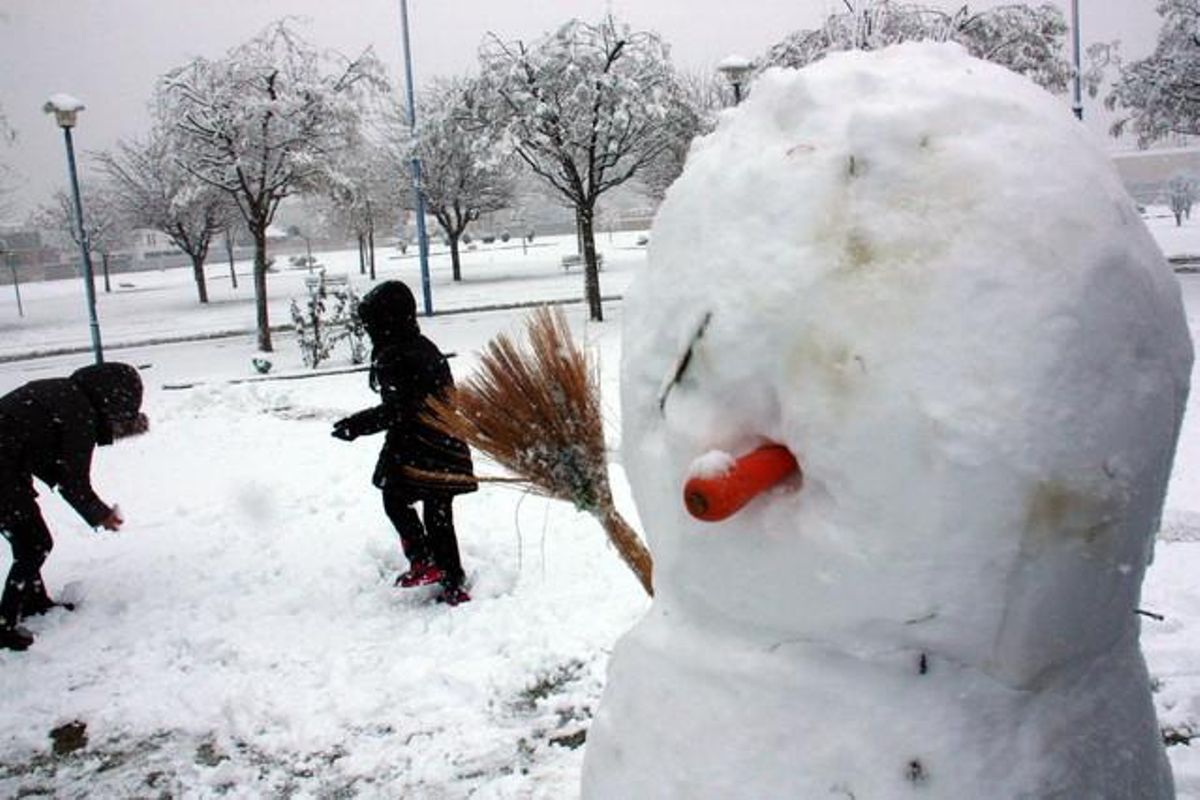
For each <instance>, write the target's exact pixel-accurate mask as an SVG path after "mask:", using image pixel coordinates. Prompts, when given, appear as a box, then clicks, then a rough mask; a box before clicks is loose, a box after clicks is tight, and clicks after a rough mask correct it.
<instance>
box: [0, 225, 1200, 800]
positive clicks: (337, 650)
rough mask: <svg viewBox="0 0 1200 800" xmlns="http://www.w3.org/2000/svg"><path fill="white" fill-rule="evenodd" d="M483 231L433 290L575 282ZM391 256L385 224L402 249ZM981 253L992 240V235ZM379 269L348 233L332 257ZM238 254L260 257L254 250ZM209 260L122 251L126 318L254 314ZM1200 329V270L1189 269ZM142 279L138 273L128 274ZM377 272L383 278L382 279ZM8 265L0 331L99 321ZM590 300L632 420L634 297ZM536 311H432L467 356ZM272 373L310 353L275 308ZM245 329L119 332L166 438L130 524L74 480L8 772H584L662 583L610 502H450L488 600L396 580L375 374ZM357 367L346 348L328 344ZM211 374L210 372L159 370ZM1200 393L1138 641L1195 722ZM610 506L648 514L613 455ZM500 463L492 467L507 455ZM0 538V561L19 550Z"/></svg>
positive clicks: (457, 788) (101, 479)
mask: <svg viewBox="0 0 1200 800" xmlns="http://www.w3.org/2000/svg"><path fill="white" fill-rule="evenodd" d="M1150 224H1151V226H1152V228H1153V230H1154V231H1155V234H1156V236H1157V237H1158V238H1159V241H1160V242H1161V243H1162V244H1163V246H1164V249H1165V250H1166V251H1167V252H1168V254H1171V253H1173V252H1185V251H1190V252H1200V226H1191V225H1185V226H1184V227H1183V228H1181V229H1176V228H1174V226H1173V223H1171V221H1169V220H1157V219H1152V220H1151V221H1150ZM535 244H546V245H548V246H545V247H533V248H530V249H529V250H528V253H523V252H522V250H521V248H520V246H519V244H516V245H515V246H514V243H509V245H508V246H507V247H501V246H500V245H495V246H481V247H480V249H478V250H476V251H473V252H470V253H468V254H467V256H466V259H465V261H464V266H463V269H464V276H465V278H466V280H465V281H464V283H463V284H462V285H451V282H450V280H449V275H448V266H447V265H446V259H445V257H444V256H443V255H441V254H437V255H436V256H435V258H434V264H433V267H434V268H433V292H434V302H435V306H436V307H438V308H440V309H450V308H459V309H461V308H466V307H470V306H476V305H494V304H505V303H512V302H517V301H523V300H530V299H539V298H554V299H560V298H567V297H577V296H578V295H579V294H580V292H581V291H582V277H581V276H580V274H579V272H578V270H574V271H572V272H571V273H570V274H565V273H564V272H563V271H562V269H561V267H560V266H559V258H560V256H561V254H562V253H564V252H567V251H568V249H569V247H570V243H569V242H566V241H561V240H553V241H539V242H537V243H535ZM599 244H600V247H601V249H602V250H603V251H604V252H605V262H606V267H605V270H604V272H603V273H602V286H603V289H604V292H605V294H619V293H621V292H622V291H623V290H624V288H625V286H626V284H627V283H628V279H629V277H630V276H631V274H632V273H633V271H635V270H636V269H638V268H639V267H640V266H641V265H642V264H644V258H645V256H644V248H639V247H638V246H637V245H636V234H618V235H617V236H615V237H614V238H613V240H611V241H609V240H608V237H607V236H602V237H601V238H600V242H599ZM381 253H382V251H381ZM980 257H981V258H986V257H987V254H980ZM320 259H321V261H323V262H325V263H327V264H328V266H329V270H330V272H331V273H332V272H348V273H351V274H352V276H353V279H354V280H355V281H356V282H357V281H359V280H360V279H359V278H358V277H357V267H356V264H355V254H354V253H349V252H347V253H335V254H320ZM243 266H244V265H243ZM380 267H381V269H380V277H381V278H387V277H401V278H403V279H404V280H406V281H408V282H409V283H410V285H412V286H413V287H414V289H415V288H417V286H418V285H419V280H418V278H417V268H416V261H415V260H414V259H410V258H408V259H384V260H381V261H380ZM222 272H223V270H222V268H221V267H220V265H214V267H213V268H212V270H211V273H210V274H211V276H212V279H213V280H212V284H211V290H212V296H213V299H214V302H213V304H212V305H211V307H209V308H199V307H197V305H196V304H195V301H194V295H193V291H194V290H193V288H192V285H191V282H190V281H191V279H190V274H189V272H188V271H187V270H171V271H167V272H162V273H138V274H132V275H121V276H119V277H117V278H116V283H117V285H118V287H119V288H118V289H117V291H115V292H114V293H113V294H112V295H108V296H104V295H102V296H101V298H100V314H101V323H102V326H103V330H104V335H105V341H106V343H108V344H109V345H115V344H118V343H120V342H142V341H149V340H154V339H160V338H172V337H177V336H179V335H181V334H188V333H197V334H200V333H204V332H209V331H217V330H231V329H247V328H249V327H250V321H251V318H252V300H251V294H250V289H249V281H248V280H247V281H244V282H242V284H241V288H240V289H239V290H237V291H236V292H235V291H234V290H232V288H231V287H230V285H229V283H228V279H227V273H226V279H225V280H223V281H222V280H220V278H219V276H220V275H221V274H222ZM304 276H305V273H304V272H303V271H287V270H285V271H282V272H280V273H278V274H276V275H273V276H272V278H271V281H272V284H271V286H272V289H271V291H272V294H273V298H274V304H273V307H272V314H273V321H275V322H286V321H287V316H286V307H287V300H288V298H289V297H291V296H296V297H300V296H301V295H302V294H303V291H304V289H303V278H304ZM1180 279H1181V283H1182V285H1183V289H1184V297H1185V302H1186V304H1187V309H1188V315H1189V323H1190V327H1191V329H1192V331H1193V337H1195V336H1196V332H1197V330H1198V329H1200V276H1193V275H1181V276H1180ZM122 283H127V284H130V285H129V286H127V287H121V286H120V284H122ZM363 283H364V285H365V281H363ZM22 294H23V300H24V305H25V311H26V315H27V316H26V317H25V318H19V317H18V316H17V313H16V304H15V301H14V299H13V296H12V292H11V287H0V356H12V355H16V354H19V353H22V352H30V351H45V350H49V349H56V348H60V347H68V346H79V345H83V346H86V345H87V325H86V317H85V314H84V310H83V300H82V292H81V289H80V286H79V283H78V281H67V282H59V283H45V284H29V285H26V286H23V287H22ZM605 312H606V321H605V322H604V323H603V324H599V325H596V324H589V323H586V322H585V321H584V318H585V314H584V310H583V308H582V307H581V306H579V305H574V306H568V314H569V317H570V319H571V320H572V321H573V324H574V325H575V327H576V330H577V331H578V332H579V333H580V334H581V335H582V336H583V337H584V338H585V340H586V341H587V342H588V343H589V345H590V346H591V347H593V348H594V349H595V352H596V354H597V355H598V356H599V358H600V363H601V376H602V384H603V390H604V393H605V401H606V407H607V412H608V416H609V420H608V422H609V424H610V433H611V436H610V442H611V443H612V444H613V446H614V448H615V447H616V446H617V444H618V442H617V431H618V429H619V426H618V425H617V422H618V420H619V413H620V412H619V407H618V399H617V398H618V393H617V362H618V359H619V355H620V348H621V341H620V314H621V304H620V303H619V302H612V303H608V304H606V306H605ZM521 313H522V312H519V311H501V312H496V311H492V312H463V313H456V314H449V315H445V316H435V317H434V318H432V319H428V320H423V321H422V325H423V327H424V329H425V331H426V332H427V333H428V334H429V335H430V336H431V337H432V338H433V339H434V340H435V341H437V342H438V343H439V344H440V345H441V346H442V347H443V348H444V349H447V350H453V351H455V352H456V353H457V354H458V355H457V357H456V358H455V359H454V360H453V361H452V365H453V367H454V370H455V373H456V374H457V375H458V376H459V377H460V378H462V377H463V376H466V375H468V374H469V373H470V372H471V371H472V369H473V367H474V365H475V363H476V361H477V355H476V354H477V352H478V351H479V350H480V348H482V347H483V345H484V344H485V343H486V341H487V340H488V339H489V338H490V337H491V336H493V335H494V334H495V333H497V332H499V331H502V330H509V331H512V330H516V329H518V328H519V320H520V318H521ZM276 347H277V352H276V353H275V355H274V356H273V357H272V360H273V361H274V363H275V367H274V370H273V372H275V373H291V372H298V371H300V370H301V367H300V359H299V351H298V349H297V348H296V344H295V341H294V339H293V338H292V337H291V336H290V335H287V334H280V335H279V336H278V337H277V341H276ZM254 355H255V353H254V347H253V337H252V336H249V335H242V336H239V337H233V338H227V339H219V340H211V341H198V342H186V343H176V344H169V345H159V346H139V347H133V348H129V349H113V350H110V352H109V353H108V357H109V358H110V359H113V360H124V361H128V362H131V363H136V364H139V365H145V369H144V373H143V374H144V377H145V380H146V382H147V387H148V394H147V400H146V407H147V411H148V413H149V415H150V417H151V420H152V426H153V427H152V431H151V433H150V435H148V436H145V437H142V438H140V439H137V440H133V441H129V442H123V443H120V444H118V445H117V446H115V447H112V448H103V449H101V450H98V451H97V457H96V463H95V468H94V477H95V483H96V485H97V487H98V489H99V491H100V493H101V495H102V496H103V497H104V498H105V499H107V500H109V501H110V502H111V501H115V502H118V503H120V505H121V507H122V509H123V510H124V512H125V516H126V518H127V519H128V523H127V525H126V527H125V529H124V530H123V531H121V532H120V533H119V534H108V533H95V532H92V531H90V530H89V529H87V528H86V526H85V525H84V524H83V523H82V522H81V521H80V520H79V519H78V518H76V517H75V516H74V514H73V512H71V511H70V509H69V508H67V507H66V506H65V504H63V503H62V502H61V501H60V500H59V499H58V498H57V497H54V496H53V495H51V494H49V493H44V496H43V498H42V507H43V509H44V511H45V513H46V516H47V519H48V521H49V522H50V524H51V527H52V528H53V529H54V531H55V533H56V549H55V551H54V553H53V554H52V555H51V557H50V560H49V562H48V564H47V567H46V569H45V575H46V577H47V579H48V583H49V586H50V588H51V591H52V593H57V594H66V595H68V596H75V597H78V598H80V600H81V602H80V606H79V608H78V609H77V610H76V611H75V612H74V613H70V614H66V613H54V614H51V615H50V616H48V617H47V618H44V619H40V620H35V621H34V622H33V623H32V624H31V626H30V627H31V628H32V629H33V630H34V632H35V634H36V635H37V636H38V641H37V643H36V644H35V645H34V647H33V648H32V649H31V650H30V651H28V652H27V653H23V654H13V653H4V654H0V676H2V678H0V795H2V796H21V795H45V796H56V797H83V796H96V797H101V796H103V797H132V796H138V797H157V796H175V797H205V796H214V795H220V796H228V797H262V796H291V797H413V798H432V799H435V800H436V799H437V798H466V797H474V798H555V799H556V800H557V799H558V798H571V797H576V796H577V795H578V788H577V784H578V775H579V768H580V762H581V756H582V749H580V748H579V747H578V745H579V742H580V735H579V734H580V732H581V731H583V730H585V729H586V727H587V725H588V721H589V719H590V715H591V713H592V710H593V709H594V707H595V704H596V702H597V699H598V697H599V694H600V689H601V687H602V682H603V677H604V667H605V664H606V660H607V655H608V652H609V649H610V648H611V646H612V644H613V642H614V641H615V639H616V638H617V636H619V635H620V634H621V633H622V632H623V631H625V630H626V629H627V628H628V627H629V626H630V625H631V624H632V623H633V622H634V621H635V620H636V619H637V618H638V616H639V615H640V614H641V613H642V611H643V610H644V609H645V608H646V607H647V600H646V598H645V597H644V596H643V595H642V593H641V589H640V588H639V587H638V585H637V583H636V582H635V581H634V579H633V578H632V576H631V575H630V574H629V572H628V570H626V568H625V567H624V566H623V565H622V564H621V563H620V561H619V560H618V559H617V558H616V557H615V555H614V554H613V553H612V552H611V551H610V550H609V548H608V547H607V546H606V544H605V542H604V536H603V533H602V532H601V530H600V528H599V526H598V525H597V524H596V523H595V522H594V521H593V520H592V519H591V518H590V517H588V516H586V515H582V514H579V513H577V512H576V511H575V510H574V509H572V508H570V507H567V506H564V505H563V504H560V503H554V502H549V501H545V500H543V499H541V498H537V497H528V496H524V495H521V494H520V493H517V492H515V491H513V490H511V489H507V488H503V487H496V486H491V487H485V488H484V489H482V490H481V491H480V492H478V493H476V494H473V495H469V496H466V497H463V498H460V499H459V500H458V501H457V502H456V516H457V525H458V529H459V535H460V541H461V545H462V550H463V557H464V561H465V563H466V565H467V569H468V571H469V573H470V575H471V580H472V582H473V583H472V589H471V590H472V594H473V596H474V601H473V602H471V603H468V604H466V605H464V606H461V607H459V608H455V609H448V608H444V607H441V606H436V605H432V604H430V603H428V602H427V600H428V593H427V591H425V590H410V591H404V592H401V591H399V590H396V589H394V588H393V587H392V580H393V578H394V576H395V575H396V573H397V572H399V571H400V570H401V569H402V568H403V566H404V562H403V558H402V557H401V555H400V551H399V547H398V545H397V543H396V540H395V535H394V533H393V532H392V531H391V528H390V525H389V524H388V522H387V520H386V518H385V517H384V515H383V511H382V508H381V507H380V503H379V497H378V493H377V492H376V491H375V490H373V489H372V488H371V487H370V485H369V476H370V472H371V468H372V465H373V463H374V459H375V456H376V454H377V451H378V447H379V444H380V442H379V441H378V440H377V439H362V440H359V441H357V442H355V443H353V444H347V443H344V442H339V441H336V440H334V439H332V438H330V436H329V423H330V422H331V421H332V420H333V419H335V418H337V417H338V416H341V415H342V414H343V413H345V412H347V411H351V410H355V409H357V408H360V407H362V406H364V405H366V404H368V403H370V402H371V401H372V397H373V396H372V395H371V394H370V393H369V391H368V390H367V387H366V378H365V376H364V375H362V374H343V375H329V376H323V377H318V378H313V379H311V380H296V381H268V382H256V383H228V382H227V380H228V379H231V378H245V377H251V376H253V375H254V372H253V370H252V369H251V366H250V358H251V357H252V356H254ZM88 360H89V357H88V355H87V354H86V353H84V354H78V355H72V356H56V357H51V358H42V359H37V360H29V361H13V362H9V363H3V364H0V392H5V391H8V390H10V389H12V388H14V387H15V386H17V385H19V384H21V383H22V382H24V381H27V380H31V379H34V378H39V377H47V376H52V375H62V374H65V373H67V372H69V371H70V370H71V369H73V368H74V367H76V366H79V365H82V364H85V363H87V362H88ZM344 365H345V356H344V355H343V354H339V355H338V356H337V357H336V358H335V359H334V361H333V362H331V363H330V364H329V366H330V367H339V366H344ZM183 383H191V384H194V386H193V387H192V388H188V389H167V388H164V386H165V385H178V384H183ZM1198 403H1200V392H1197V393H1196V394H1195V395H1194V396H1193V399H1192V401H1191V404H1190V412H1189V417H1188V419H1187V420H1185V426H1184V430H1183V434H1182V439H1181V442H1180V447H1179V452H1178V456H1177V459H1176V468H1175V473H1174V476H1173V479H1172V483H1171V488H1170V493H1169V496H1168V501H1167V505H1168V509H1167V514H1166V518H1165V521H1164V532H1163V536H1162V541H1161V543H1160V544H1159V546H1158V552H1157V558H1156V561H1155V564H1154V565H1153V567H1152V568H1151V569H1150V572H1149V577H1148V579H1147V583H1146V587H1145V597H1144V600H1143V604H1142V605H1143V607H1144V608H1145V609H1146V610H1147V611H1151V612H1154V613H1157V614H1160V615H1162V616H1163V617H1165V619H1164V620H1163V621H1156V620H1154V619H1150V618H1147V619H1146V620H1145V624H1144V627H1143V640H1144V647H1145V650H1146V652H1147V655H1148V658H1149V661H1150V667H1151V672H1152V673H1153V675H1154V677H1155V680H1156V684H1157V692H1156V698H1157V703H1158V708H1159V713H1160V716H1161V721H1162V723H1163V724H1164V726H1168V727H1170V728H1171V729H1173V730H1174V731H1176V732H1178V733H1180V734H1183V735H1185V736H1186V735H1190V733H1191V732H1192V730H1193V729H1194V728H1196V727H1197V726H1200V666H1198V665H1200V586H1198V585H1197V580H1196V577H1195V576H1196V575H1198V574H1200V421H1198V420H1200V416H1197V415H1198V414H1200V411H1198V410H1197V409H1196V405H1197V404H1198ZM613 467H614V469H613V473H614V483H615V487H614V488H615V489H616V491H617V493H618V497H617V503H618V506H619V507H620V509H621V510H622V511H623V512H624V513H625V514H626V515H628V516H629V517H630V518H631V521H633V522H634V524H635V525H636V524H637V523H636V517H635V515H634V511H633V507H632V504H631V502H630V501H629V498H628V493H627V490H626V487H625V486H624V483H623V476H622V472H621V469H620V466H619V464H616V463H614V465H613ZM479 468H480V471H481V472H484V473H489V472H490V473H494V472H495V470H494V469H492V468H491V467H490V465H488V464H486V463H481V464H479ZM8 563H9V560H8V553H7V550H6V549H2V548H0V571H3V570H7V568H8ZM72 721H80V722H83V723H85V724H86V726H87V727H86V732H87V745H86V747H84V748H83V749H81V750H79V751H77V752H76V753H74V754H72V755H69V756H64V757H57V758H56V757H54V756H52V755H51V739H50V738H49V733H50V731H51V730H52V729H54V728H56V727H58V726H62V725H64V724H66V723H70V722H72ZM1170 754H1171V758H1172V762H1173V765H1174V767H1175V773H1176V782H1177V785H1178V787H1179V794H1180V796H1181V797H1185V798H1197V799H1198V800H1200V757H1198V756H1197V754H1194V753H1193V752H1192V749H1191V748H1190V747H1189V746H1187V745H1183V744H1180V745H1177V746H1173V747H1172V748H1171V749H1170Z"/></svg>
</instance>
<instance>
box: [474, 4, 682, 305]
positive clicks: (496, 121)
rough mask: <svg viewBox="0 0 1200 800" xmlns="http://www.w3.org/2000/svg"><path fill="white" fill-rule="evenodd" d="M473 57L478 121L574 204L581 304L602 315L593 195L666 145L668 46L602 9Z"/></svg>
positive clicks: (678, 98)
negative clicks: (596, 18) (601, 14)
mask: <svg viewBox="0 0 1200 800" xmlns="http://www.w3.org/2000/svg"><path fill="white" fill-rule="evenodd" d="M479 58H480V65H481V70H482V75H481V96H483V97H485V98H487V99H486V100H485V101H484V102H482V103H481V104H480V106H479V112H480V114H481V116H482V118H483V120H484V121H485V122H486V123H488V124H492V125H496V126H498V127H499V128H501V129H502V130H504V132H505V134H506V135H507V137H508V139H509V141H510V142H511V144H512V147H513V149H514V152H515V153H516V154H517V156H518V157H519V158H520V159H521V160H522V161H524V162H525V164H526V165H527V166H528V167H529V168H530V169H531V170H532V171H533V172H534V173H535V174H536V175H538V177H540V178H541V179H542V180H543V181H544V182H546V183H547V184H548V185H550V186H551V187H553V189H554V190H555V191H556V192H557V193H558V194H559V195H561V196H562V197H563V198H564V199H565V200H566V201H567V202H568V203H569V204H570V205H571V206H572V207H573V208H574V209H575V216H576V220H577V222H578V225H579V230H580V234H581V236H580V238H581V240H582V241H583V248H584V253H583V255H584V261H585V263H586V269H585V281H586V293H587V300H588V306H589V311H590V314H591V318H592V319H594V320H600V319H602V318H603V312H602V311H601V308H600V284H599V273H598V268H597V261H596V253H595V241H594V238H593V235H592V226H593V219H594V215H595V206H596V201H597V199H598V198H599V197H600V195H601V194H603V193H604V192H606V191H608V190H610V189H613V188H615V187H617V186H620V185H621V184H622V183H625V182H626V181H628V180H629V179H631V178H633V177H634V176H635V175H637V174H638V173H639V172H640V171H641V170H642V169H644V168H645V166H646V165H647V164H649V163H651V162H653V161H654V160H655V159H657V158H658V157H659V156H660V155H662V154H663V153H664V152H665V151H667V150H668V149H669V148H670V147H671V146H672V144H673V142H674V139H675V137H674V135H673V133H672V125H673V122H674V120H675V119H676V118H677V117H678V116H679V114H680V111H681V109H683V108H685V103H684V101H683V97H682V93H681V91H680V88H679V82H678V80H677V79H676V76H675V72H674V70H673V69H672V67H671V63H670V59H669V56H668V52H667V46H666V44H665V43H664V42H663V41H662V39H661V38H659V36H658V35H657V34H655V33H652V32H648V31H639V32H634V31H631V30H630V29H629V27H628V26H625V25H618V24H617V22H616V21H615V20H614V19H613V18H612V17H611V16H610V17H606V18H605V19H603V20H602V21H601V22H600V23H598V24H590V23H586V22H581V21H579V20H571V21H570V22H568V23H566V24H565V25H563V26H562V27H560V28H559V29H558V30H557V31H556V32H554V33H553V34H550V35H548V36H546V37H543V38H542V39H540V40H538V41H536V42H534V43H532V44H529V45H527V44H525V43H524V42H520V41H514V42H505V41H502V40H500V39H499V38H498V37H496V36H491V37H490V38H488V39H487V40H485V41H484V44H483V46H482V48H481V51H480V56H479Z"/></svg>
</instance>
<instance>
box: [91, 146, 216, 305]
mask: <svg viewBox="0 0 1200 800" xmlns="http://www.w3.org/2000/svg"><path fill="white" fill-rule="evenodd" d="M176 148H177V142H176V140H175V137H174V136H173V134H172V132H171V131H170V130H167V129H165V128H162V127H158V128H155V129H154V131H153V132H151V134H150V136H149V137H148V138H147V139H146V140H144V141H137V140H127V141H120V142H118V143H117V146H116V148H115V149H114V150H112V151H109V152H104V153H100V154H98V156H97V160H98V161H99V164H100V167H101V169H102V170H103V171H104V173H105V174H106V175H107V176H108V179H109V185H110V186H111V187H112V189H113V194H114V200H115V202H116V205H117V207H118V209H119V210H120V211H121V213H122V214H124V216H125V218H126V220H127V221H128V223H129V225H130V226H131V227H140V228H150V229H153V230H156V231H160V232H162V233H163V234H165V235H166V236H167V238H168V239H170V241H171V243H172V244H174V245H175V246H176V247H178V248H179V249H180V250H182V251H183V252H184V253H186V254H187V255H188V257H189V258H191V260H192V275H193V276H194V278H195V281H196V292H197V295H198V296H199V299H200V302H201V303H207V302H208V286H207V284H206V282H205V279H204V261H205V259H206V258H207V257H208V250H209V246H210V245H211V244H212V240H213V237H214V236H216V235H217V233H218V232H219V231H221V230H222V229H223V227H224V225H225V214H226V212H227V201H226V195H225V193H224V192H221V191H220V190H219V189H217V188H215V187H214V186H212V185H211V184H208V183H205V182H204V181H202V180H200V179H199V178H197V177H196V176H195V175H194V174H193V173H191V172H189V171H188V170H186V169H184V168H183V167H182V166H181V165H180V163H179V162H178V160H177V159H176V157H175V152H176Z"/></svg>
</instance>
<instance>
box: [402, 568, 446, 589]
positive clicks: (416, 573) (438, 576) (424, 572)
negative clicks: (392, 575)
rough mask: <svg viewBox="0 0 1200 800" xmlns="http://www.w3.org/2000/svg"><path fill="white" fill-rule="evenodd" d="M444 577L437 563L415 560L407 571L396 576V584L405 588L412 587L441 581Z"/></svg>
mask: <svg viewBox="0 0 1200 800" xmlns="http://www.w3.org/2000/svg"><path fill="white" fill-rule="evenodd" d="M444 577H445V575H444V574H443V573H442V570H441V569H440V568H439V567H438V566H437V565H436V564H431V563H429V562H428V561H414V562H413V563H412V566H411V567H409V569H408V571H407V572H402V573H400V577H399V578H396V585H397V586H399V587H401V588H403V589H411V588H413V587H414V586H429V585H430V584H432V583H440V582H441V580H442V578H444Z"/></svg>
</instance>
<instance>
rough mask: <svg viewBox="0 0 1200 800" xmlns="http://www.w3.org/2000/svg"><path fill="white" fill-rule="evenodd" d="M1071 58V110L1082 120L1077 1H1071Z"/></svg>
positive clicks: (1081, 78)
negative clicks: (1073, 72)
mask: <svg viewBox="0 0 1200 800" xmlns="http://www.w3.org/2000/svg"><path fill="white" fill-rule="evenodd" d="M1071 58H1072V60H1073V61H1074V66H1075V79H1074V81H1073V87H1072V89H1073V91H1072V95H1073V97H1072V102H1071V110H1072V111H1074V112H1075V118H1076V119H1083V87H1082V86H1081V83H1082V80H1083V77H1082V76H1081V75H1080V74H1079V0H1071Z"/></svg>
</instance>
